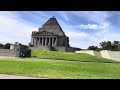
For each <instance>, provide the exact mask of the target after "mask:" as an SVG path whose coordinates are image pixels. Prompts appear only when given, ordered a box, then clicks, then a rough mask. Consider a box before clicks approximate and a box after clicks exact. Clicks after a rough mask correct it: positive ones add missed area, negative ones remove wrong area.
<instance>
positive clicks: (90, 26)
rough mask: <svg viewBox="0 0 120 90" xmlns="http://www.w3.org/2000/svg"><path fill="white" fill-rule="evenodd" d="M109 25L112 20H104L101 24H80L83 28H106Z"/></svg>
mask: <svg viewBox="0 0 120 90" xmlns="http://www.w3.org/2000/svg"><path fill="white" fill-rule="evenodd" d="M109 26H110V22H103V23H100V24H82V25H79V26H78V27H79V28H82V29H93V30H100V29H101V30H102V29H104V30H105V28H108V27H109Z"/></svg>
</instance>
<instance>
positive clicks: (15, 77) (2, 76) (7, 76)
mask: <svg viewBox="0 0 120 90" xmlns="http://www.w3.org/2000/svg"><path fill="white" fill-rule="evenodd" d="M0 79H46V78H37V77H27V76H16V75H6V74H0Z"/></svg>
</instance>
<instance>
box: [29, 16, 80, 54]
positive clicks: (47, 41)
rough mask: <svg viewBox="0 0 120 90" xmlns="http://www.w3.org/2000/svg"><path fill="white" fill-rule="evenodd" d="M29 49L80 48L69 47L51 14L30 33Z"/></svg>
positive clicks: (73, 49)
mask: <svg viewBox="0 0 120 90" xmlns="http://www.w3.org/2000/svg"><path fill="white" fill-rule="evenodd" d="M29 48H30V49H32V50H33V49H36V50H53V51H68V52H69V51H70V52H73V51H79V50H80V48H75V47H70V45H69V37H67V36H66V35H65V33H64V31H63V30H62V28H61V27H60V25H59V23H58V21H57V20H56V18H55V17H54V16H53V17H52V18H50V19H49V20H48V21H47V22H46V23H44V24H43V25H42V28H39V30H38V31H33V32H32V35H31V42H30V45H29Z"/></svg>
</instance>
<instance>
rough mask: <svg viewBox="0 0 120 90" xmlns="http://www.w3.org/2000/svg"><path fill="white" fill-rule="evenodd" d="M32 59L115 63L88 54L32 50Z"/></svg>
mask: <svg viewBox="0 0 120 90" xmlns="http://www.w3.org/2000/svg"><path fill="white" fill-rule="evenodd" d="M31 56H32V57H37V58H52V59H65V60H80V61H95V62H116V61H113V60H110V59H105V58H101V57H97V56H92V55H89V54H82V53H74V52H57V51H40V50H32V51H31Z"/></svg>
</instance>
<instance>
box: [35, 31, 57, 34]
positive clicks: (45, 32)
mask: <svg viewBox="0 0 120 90" xmlns="http://www.w3.org/2000/svg"><path fill="white" fill-rule="evenodd" d="M34 35H56V34H54V33H51V32H47V31H42V32H37V33H35V34H34Z"/></svg>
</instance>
